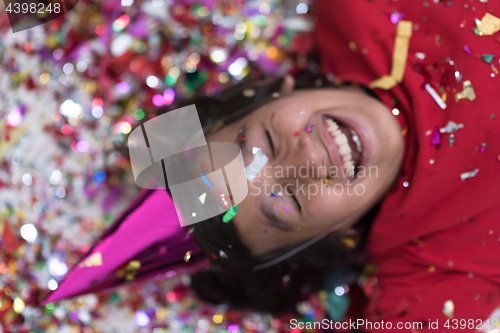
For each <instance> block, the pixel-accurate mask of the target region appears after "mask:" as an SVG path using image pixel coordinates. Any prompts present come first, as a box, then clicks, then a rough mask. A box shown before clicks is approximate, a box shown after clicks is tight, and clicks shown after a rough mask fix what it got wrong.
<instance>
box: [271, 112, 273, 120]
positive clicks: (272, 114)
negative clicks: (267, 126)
mask: <svg viewBox="0 0 500 333" xmlns="http://www.w3.org/2000/svg"><path fill="white" fill-rule="evenodd" d="M273 119H274V113H273V114H272V115H271V121H273Z"/></svg>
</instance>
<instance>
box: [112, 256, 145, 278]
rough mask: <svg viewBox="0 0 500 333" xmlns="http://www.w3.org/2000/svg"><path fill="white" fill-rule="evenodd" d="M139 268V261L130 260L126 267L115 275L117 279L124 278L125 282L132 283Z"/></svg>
mask: <svg viewBox="0 0 500 333" xmlns="http://www.w3.org/2000/svg"><path fill="white" fill-rule="evenodd" d="M139 268H141V262H140V261H139V260H130V261H129V262H128V264H127V266H125V267H124V268H122V269H119V270H117V271H116V275H117V276H118V277H125V281H127V282H132V281H133V280H134V279H135V276H136V274H137V270H138V269H139Z"/></svg>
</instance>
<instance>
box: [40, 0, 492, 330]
mask: <svg viewBox="0 0 500 333" xmlns="http://www.w3.org/2000/svg"><path fill="white" fill-rule="evenodd" d="M316 13H317V22H316V25H317V29H316V36H317V42H318V50H319V54H320V56H321V65H322V66H321V68H322V72H323V73H324V74H327V75H326V78H327V79H324V78H322V77H321V76H310V75H305V76H301V75H298V76H296V77H295V79H293V78H292V77H291V76H287V77H285V78H282V79H256V80H250V81H248V82H243V83H242V84H240V85H237V86H235V87H233V88H231V89H229V90H228V91H225V92H223V93H221V94H220V95H219V96H216V97H214V98H205V99H203V100H200V101H198V102H197V103H196V105H197V108H198V111H199V114H200V117H201V120H202V124H204V125H205V129H206V138H207V141H209V142H217V141H219V142H220V141H222V142H234V143H237V144H239V145H240V147H241V150H242V154H243V158H244V160H245V164H246V165H249V164H250V163H251V162H252V159H253V157H254V156H253V155H254V149H253V148H259V149H260V150H261V151H262V152H263V153H264V154H265V155H266V156H267V157H268V161H267V164H266V167H267V169H265V170H267V173H266V172H264V171H265V170H262V171H263V172H261V173H260V174H258V175H257V177H256V178H254V179H253V180H251V181H249V195H248V196H247V198H246V199H245V200H244V201H243V202H242V203H240V204H239V205H238V207H237V209H238V210H237V214H236V216H234V217H233V218H232V219H231V220H230V221H229V222H228V223H224V222H223V221H222V219H223V216H218V217H215V218H212V219H210V220H207V221H203V222H200V223H197V224H195V225H194V228H180V229H182V230H180V229H179V230H177V229H176V230H175V231H170V233H169V234H168V235H167V234H161V232H162V231H158V232H156V233H155V235H154V237H153V235H152V233H153V229H147V230H146V229H142V234H141V240H137V243H141V244H142V245H141V247H140V248H139V247H137V249H132V250H130V251H128V249H127V251H119V250H116V246H119V245H117V244H123V242H122V243H120V237H121V236H120V232H123V230H124V229H126V227H127V226H133V225H136V226H138V225H139V224H140V223H141V222H142V223H144V221H149V220H151V219H155V220H157V221H158V222H161V221H166V220H169V219H172V217H171V216H173V215H174V214H172V212H173V210H172V207H173V205H172V204H171V199H169V196H168V194H167V192H166V191H162V190H156V191H146V192H145V193H144V194H143V195H142V196H141V197H140V198H139V199H138V201H137V202H136V203H134V205H133V206H132V207H131V208H130V209H129V210H128V212H126V213H125V214H124V215H123V216H122V217H121V218H120V219H119V220H118V221H117V222H116V224H115V225H114V226H113V227H112V228H111V229H110V231H108V232H107V233H106V234H105V235H104V236H103V237H102V239H101V241H100V242H98V244H97V245H96V246H95V247H94V249H92V250H91V251H90V252H89V255H88V256H86V257H85V258H84V260H82V262H81V264H80V265H78V266H77V267H78V268H76V269H74V270H73V271H72V272H71V273H70V274H69V276H68V278H67V279H66V281H65V282H64V283H63V284H61V285H60V287H59V289H58V290H57V291H56V292H55V293H54V294H52V295H51V296H50V298H49V301H54V300H57V299H60V298H63V297H68V296H72V295H76V294H81V293H85V292H93V291H97V290H101V289H103V288H107V287H111V286H116V285H119V284H121V283H123V281H124V280H125V279H126V280H134V279H135V280H136V281H137V280H140V279H142V278H147V277H150V276H155V275H157V274H158V273H164V274H167V276H168V274H170V273H169V272H173V271H175V272H177V271H179V272H182V271H184V272H185V271H191V272H192V271H193V269H200V268H201V269H202V270H205V271H204V272H200V273H197V274H195V275H193V279H192V282H193V287H194V288H195V290H196V291H197V292H198V294H199V295H200V297H201V298H203V299H206V300H208V301H211V302H217V303H221V302H229V303H231V304H233V305H234V306H240V307H250V308H255V309H258V310H262V311H273V312H279V311H287V310H290V309H293V307H294V303H295V301H297V300H298V299H300V298H302V297H305V296H306V295H307V291H311V290H314V289H315V288H318V287H319V285H320V282H321V278H322V274H323V273H324V271H325V270H326V269H327V268H329V267H339V265H342V264H346V263H351V262H352V260H351V257H350V256H349V253H352V252H353V249H354V248H356V247H359V246H360V245H363V244H364V242H363V240H364V235H365V234H366V232H367V227H366V226H367V225H369V224H370V222H371V230H370V232H369V235H368V240H367V243H366V248H367V250H368V258H369V261H370V263H371V264H373V265H375V266H376V272H375V273H374V275H372V276H371V277H370V280H369V286H370V288H366V289H365V290H366V296H367V298H368V299H367V302H366V304H354V305H353V306H354V307H357V308H358V309H362V310H363V312H362V314H359V316H360V317H359V318H360V319H365V320H366V321H371V322H379V323H381V322H382V321H383V322H384V323H385V325H386V326H378V327H380V328H384V329H388V330H389V329H391V328H392V329H394V328H400V327H401V328H407V329H408V327H406V326H404V323H422V325H421V326H420V327H418V329H419V330H421V331H431V330H435V329H439V330H440V331H442V330H447V329H465V330H468V331H475V330H476V329H477V328H482V329H495V328H497V327H494V321H488V322H487V318H488V317H489V316H490V314H491V313H492V312H493V311H494V310H495V308H496V307H497V306H498V304H499V303H500V301H499V295H500V294H499V292H498V291H499V290H500V289H499V287H500V267H499V266H498V262H499V259H500V258H499V253H500V242H499V236H500V229H499V228H498V223H497V219H498V216H499V213H500V196H498V193H497V192H498V180H499V176H498V175H499V173H498V167H499V164H498V163H499V160H500V159H499V157H498V156H499V153H500V145H499V140H498V137H499V136H500V129H498V126H497V125H496V122H495V107H496V106H497V103H496V101H497V97H496V95H495V91H494V87H496V74H497V73H498V71H497V65H496V64H495V62H496V61H495V58H494V56H493V54H494V52H495V49H496V48H497V45H498V44H497V41H496V38H498V37H496V36H494V35H493V36H492V34H494V33H495V32H496V29H497V28H498V21H497V20H498V19H497V20H495V16H494V15H497V16H499V15H500V7H498V6H497V5H494V4H492V3H491V2H489V3H484V2H470V3H469V2H468V3H465V4H459V3H458V2H456V3H455V2H451V1H450V2H446V3H444V2H425V1H424V2H423V3H421V2H418V3H417V2H412V3H409V2H404V3H403V2H380V1H373V2H366V1H361V0H356V1H354V0H351V1H319V2H318V3H317V7H316ZM485 14H488V15H486V16H485ZM489 15H493V17H491V16H489ZM403 16H404V21H401V19H402V18H403ZM483 17H484V18H483ZM475 19H478V21H477V22H475ZM481 19H482V21H481ZM408 27H409V29H408ZM495 27H497V28H495ZM332 82H336V83H339V82H345V83H347V84H344V85H342V86H341V87H332V86H333V83H332ZM366 87H371V89H367V88H366ZM301 167H302V170H309V171H311V172H310V173H308V174H307V175H306V176H301V175H302V174H300V172H297V173H293V172H289V173H287V172H286V171H288V170H297V171H300V170H301ZM283 170H285V172H284V173H283V172H281V173H279V172H278V171H283ZM313 170H314V172H312V171H313ZM325 170H328V171H329V170H335V171H339V172H334V173H333V174H331V173H330V172H325ZM370 170H373V171H372V172H371V173H370V172H369V171H370ZM275 189H277V190H276V191H275ZM279 189H283V191H281V190H279ZM304 189H306V190H304ZM335 189H336V190H337V191H334V190H335ZM340 189H342V190H343V191H340ZM313 190H314V193H313ZM316 190H317V191H316ZM349 190H350V191H351V192H349ZM356 190H357V191H356ZM160 202H164V203H165V202H168V204H164V205H162V204H159V203H160ZM160 214H161V215H160ZM175 222H177V224H178V221H177V220H175V221H174V222H168V223H172V225H173V224H175ZM188 229H189V230H190V233H189V234H188V235H186V233H187V230H188ZM140 230H141V229H139V228H138V227H131V228H129V231H128V232H129V233H133V232H134V231H135V232H141V231H140ZM145 230H146V231H145ZM148 230H149V231H148ZM169 230H173V229H169ZM148 235H150V236H148ZM180 235H182V237H181V236H180ZM192 237H194V238H195V239H196V244H193V243H192ZM133 239H134V238H133V237H130V238H129V240H130V241H131V243H130V247H131V248H134V246H135V245H134V243H133ZM113 244H115V252H116V253H115V254H114V255H115V257H113V258H114V259H109V260H108V263H109V262H111V263H112V265H110V264H107V261H106V252H105V251H109V249H111V248H113ZM162 246H163V247H165V248H163V247H162ZM198 246H199V248H198ZM171 248H175V249H177V250H176V251H170V249H171ZM118 252H127V253H125V254H123V253H118ZM97 253H99V254H100V255H102V258H101V260H102V261H101V262H100V265H93V264H92V263H91V262H90V261H89V259H90V258H94V259H95V258H96V254H97ZM205 258H208V259H209V260H210V270H207V267H206V266H204V265H203V263H204V260H205ZM133 261H136V263H134V264H132V265H131V263H132V262H133ZM137 262H139V264H137ZM127 263H128V264H127ZM134 265H135V266H134ZM93 266H99V267H100V269H101V270H100V271H99V273H98V274H97V273H95V275H94V276H93V275H92V274H94V273H93V271H90V270H89V269H91V268H93ZM134 267H135V268H134ZM83 269H86V271H85V272H83V271H82V270H83ZM95 271H96V272H97V271H98V269H96V270H95ZM117 272H118V273H117ZM127 274H128V275H127ZM84 275H85V277H83V276H84ZM170 275H172V274H170ZM72 281H73V283H72ZM74 281H79V283H80V285H76V284H75V283H76V282H74ZM89 281H90V282H89ZM464 320H465V321H464ZM401 323H403V326H400V324H401ZM464 323H465V324H464ZM482 324H483V326H481V325H482ZM388 325H391V326H388ZM398 325H399V326H398ZM436 325H437V326H436ZM484 325H486V326H484ZM357 328H358V329H360V330H365V331H371V330H374V329H375V328H377V327H373V326H368V325H364V326H363V325H361V326H359V327H357Z"/></svg>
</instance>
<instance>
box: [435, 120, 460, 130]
mask: <svg viewBox="0 0 500 333" xmlns="http://www.w3.org/2000/svg"><path fill="white" fill-rule="evenodd" d="M460 128H464V124H457V123H455V122H454V121H451V120H450V121H449V122H448V124H446V126H445V127H443V128H440V129H439V132H441V133H453V132H455V131H456V130H457V129H460Z"/></svg>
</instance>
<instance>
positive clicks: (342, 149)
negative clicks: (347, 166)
mask: <svg viewBox="0 0 500 333" xmlns="http://www.w3.org/2000/svg"><path fill="white" fill-rule="evenodd" d="M351 152H352V151H351V147H349V145H348V144H347V143H346V144H343V145H342V146H340V147H339V153H340V155H341V156H342V157H344V156H347V155H349V156H350V155H351Z"/></svg>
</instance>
